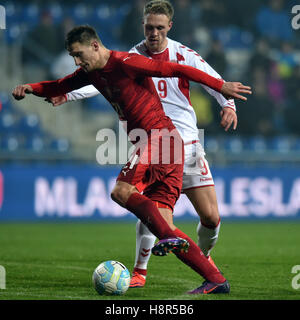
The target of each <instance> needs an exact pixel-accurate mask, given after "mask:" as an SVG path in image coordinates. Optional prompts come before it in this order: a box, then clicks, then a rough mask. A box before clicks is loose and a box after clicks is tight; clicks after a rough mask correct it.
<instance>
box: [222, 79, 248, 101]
mask: <svg viewBox="0 0 300 320" xmlns="http://www.w3.org/2000/svg"><path fill="white" fill-rule="evenodd" d="M221 93H222V94H223V95H224V96H225V98H227V99H233V98H236V99H241V100H244V101H246V100H247V98H246V97H244V96H242V95H240V94H239V93H245V94H252V91H251V87H249V86H244V85H243V84H242V83H240V82H224V84H223V86H222V89H221Z"/></svg>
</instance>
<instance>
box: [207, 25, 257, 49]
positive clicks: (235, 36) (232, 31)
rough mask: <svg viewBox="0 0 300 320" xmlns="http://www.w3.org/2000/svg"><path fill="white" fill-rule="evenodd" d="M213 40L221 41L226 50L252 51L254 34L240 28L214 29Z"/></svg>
mask: <svg viewBox="0 0 300 320" xmlns="http://www.w3.org/2000/svg"><path fill="white" fill-rule="evenodd" d="M212 36H213V38H215V39H217V40H219V41H220V42H221V43H222V45H223V46H224V48H225V49H227V48H231V49H251V48H252V47H253V44H254V37H253V35H252V33H250V32H248V31H245V30H241V29H239V28H238V27H234V26H231V27H227V28H214V29H213V30H212Z"/></svg>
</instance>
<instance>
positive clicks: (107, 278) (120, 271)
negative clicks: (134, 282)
mask: <svg viewBox="0 0 300 320" xmlns="http://www.w3.org/2000/svg"><path fill="white" fill-rule="evenodd" d="M92 281H93V285H94V287H95V289H96V291H97V292H98V293H99V294H101V295H103V294H106V295H122V294H124V293H125V292H126V291H127V289H128V287H129V283H130V273H129V271H128V269H127V268H126V267H125V266H124V265H123V264H122V263H120V262H118V261H114V260H109V261H105V262H102V263H100V264H99V266H98V267H97V268H96V269H95V271H94V273H93V277H92Z"/></svg>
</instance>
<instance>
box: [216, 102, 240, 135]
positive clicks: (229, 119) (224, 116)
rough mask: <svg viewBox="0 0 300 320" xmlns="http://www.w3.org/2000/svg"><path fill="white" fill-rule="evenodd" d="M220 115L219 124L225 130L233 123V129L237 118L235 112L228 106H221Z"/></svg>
mask: <svg viewBox="0 0 300 320" xmlns="http://www.w3.org/2000/svg"><path fill="white" fill-rule="evenodd" d="M220 116H221V122H220V124H221V126H222V127H223V128H224V130H225V131H228V130H229V128H230V127H231V126H232V125H233V130H235V129H236V127H237V123H238V120H237V115H236V112H235V111H234V110H233V109H231V108H229V107H225V108H223V109H222V110H221V112H220Z"/></svg>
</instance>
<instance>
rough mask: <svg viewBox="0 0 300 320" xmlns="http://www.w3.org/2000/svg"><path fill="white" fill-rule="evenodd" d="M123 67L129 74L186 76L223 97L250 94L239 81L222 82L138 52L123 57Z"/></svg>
mask: <svg viewBox="0 0 300 320" xmlns="http://www.w3.org/2000/svg"><path fill="white" fill-rule="evenodd" d="M123 68H124V69H125V71H126V72H127V73H128V74H129V75H131V76H136V77H137V76H139V75H144V76H149V77H159V78H165V77H176V78H181V77H183V78H186V79H188V80H190V81H194V82H198V83H202V84H204V85H206V86H208V87H210V88H212V89H214V90H216V91H218V92H221V93H222V94H223V95H224V96H225V97H228V98H236V99H241V100H247V98H246V97H244V96H242V95H241V94H242V93H244V94H251V88H250V87H249V86H244V85H243V84H242V83H240V82H224V80H222V79H217V78H215V77H212V76H210V75H209V74H207V73H205V72H203V71H201V70H198V69H196V68H194V67H190V66H186V65H181V64H178V63H173V62H167V61H158V60H153V59H149V58H146V57H144V56H141V55H138V54H130V55H129V56H127V57H126V58H125V59H123Z"/></svg>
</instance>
